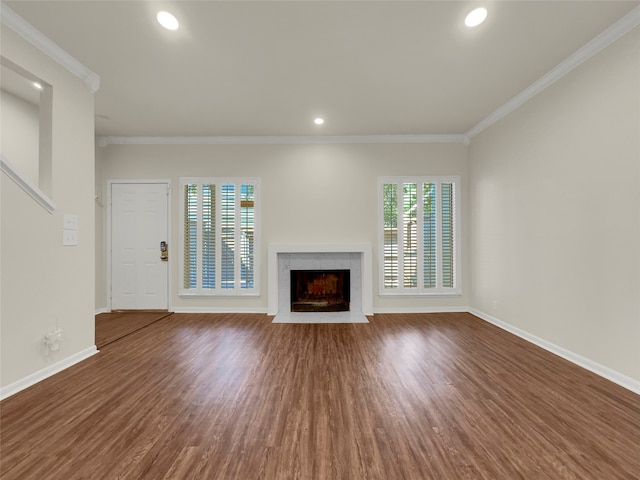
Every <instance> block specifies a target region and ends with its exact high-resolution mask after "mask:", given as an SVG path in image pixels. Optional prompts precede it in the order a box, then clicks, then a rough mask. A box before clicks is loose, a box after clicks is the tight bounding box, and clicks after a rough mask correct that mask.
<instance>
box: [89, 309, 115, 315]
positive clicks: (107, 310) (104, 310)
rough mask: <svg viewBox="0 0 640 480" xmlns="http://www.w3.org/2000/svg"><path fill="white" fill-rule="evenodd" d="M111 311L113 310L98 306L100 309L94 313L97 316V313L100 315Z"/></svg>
mask: <svg viewBox="0 0 640 480" xmlns="http://www.w3.org/2000/svg"><path fill="white" fill-rule="evenodd" d="M110 312H111V310H109V309H107V308H98V309H96V311H95V312H94V314H93V315H94V316H96V315H100V314H102V313H110Z"/></svg>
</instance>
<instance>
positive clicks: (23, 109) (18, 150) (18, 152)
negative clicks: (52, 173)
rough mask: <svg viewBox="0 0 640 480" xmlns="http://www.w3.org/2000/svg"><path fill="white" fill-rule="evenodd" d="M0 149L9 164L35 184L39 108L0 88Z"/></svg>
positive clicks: (37, 178)
mask: <svg viewBox="0 0 640 480" xmlns="http://www.w3.org/2000/svg"><path fill="white" fill-rule="evenodd" d="M0 104H1V105H2V106H1V108H0V114H1V115H0V146H1V147H0V148H2V154H3V155H4V156H5V158H6V159H8V160H9V162H10V163H11V166H12V167H13V168H15V169H16V170H17V171H19V172H20V174H21V175H22V176H24V177H25V178H27V179H28V180H29V181H30V182H31V183H32V184H33V185H38V184H39V182H40V180H39V163H40V160H39V157H40V109H39V107H38V105H34V104H32V103H29V102H27V101H26V100H23V99H22V98H19V97H17V96H15V95H13V94H11V93H9V92H7V91H5V90H0Z"/></svg>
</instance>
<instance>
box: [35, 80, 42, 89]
mask: <svg viewBox="0 0 640 480" xmlns="http://www.w3.org/2000/svg"><path fill="white" fill-rule="evenodd" d="M33 86H34V88H35V89H36V90H42V84H41V83H38V82H33Z"/></svg>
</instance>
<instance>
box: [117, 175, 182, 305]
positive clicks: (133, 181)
mask: <svg viewBox="0 0 640 480" xmlns="http://www.w3.org/2000/svg"><path fill="white" fill-rule="evenodd" d="M114 183H129V184H136V183H157V184H165V185H166V186H167V192H168V194H167V242H169V261H168V262H167V263H168V265H167V310H169V311H171V299H172V295H171V292H172V291H173V290H172V281H171V279H172V277H173V275H172V273H171V271H172V268H171V264H172V263H173V262H172V261H171V233H172V230H171V228H172V227H171V211H172V198H171V191H172V188H171V180H169V179H157V180H153V179H131V178H130V179H125V180H107V231H106V232H105V235H106V236H107V285H106V287H107V292H106V294H107V307H106V311H107V312H110V311H111V307H112V305H111V290H112V289H111V267H112V265H111V213H112V212H111V203H112V198H111V186H112V185H113V184H114Z"/></svg>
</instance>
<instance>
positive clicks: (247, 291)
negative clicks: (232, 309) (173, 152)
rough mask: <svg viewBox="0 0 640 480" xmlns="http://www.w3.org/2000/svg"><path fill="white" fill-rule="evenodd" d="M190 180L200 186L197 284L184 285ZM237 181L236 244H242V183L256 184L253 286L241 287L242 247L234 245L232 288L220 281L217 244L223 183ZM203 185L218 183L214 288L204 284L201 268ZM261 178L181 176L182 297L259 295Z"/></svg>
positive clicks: (235, 201) (219, 253)
mask: <svg viewBox="0 0 640 480" xmlns="http://www.w3.org/2000/svg"><path fill="white" fill-rule="evenodd" d="M190 184H196V185H197V187H198V201H197V205H196V209H197V218H198V221H197V225H196V259H197V260H196V266H197V269H196V287H195V288H185V286H184V276H185V251H186V248H185V242H186V240H187V239H186V236H185V234H184V232H185V220H186V218H185V186H186V185H190ZM230 184H233V185H235V191H236V192H237V193H236V194H234V239H235V240H234V245H241V240H240V236H241V233H242V232H241V228H240V226H241V195H240V188H241V187H240V186H241V185H253V187H254V200H253V201H254V205H253V287H251V288H242V287H241V286H240V282H239V281H238V279H239V278H240V277H239V276H238V275H239V272H240V269H241V262H240V260H239V259H240V256H241V250H242V249H241V248H238V249H235V248H234V250H233V251H234V265H237V267H234V282H235V285H234V287H233V288H221V287H220V284H219V282H220V281H221V279H222V273H221V268H222V267H221V261H220V259H221V246H219V245H218V243H219V239H220V238H221V236H220V229H221V225H222V221H221V217H222V201H221V197H222V185H230ZM203 185H215V186H216V189H215V190H216V193H215V195H216V201H215V208H216V211H215V225H216V227H215V238H216V250H215V259H216V260H215V269H216V278H217V279H218V280H217V283H216V286H215V288H205V287H203V286H202V277H203V268H202V258H203V257H202V251H203V244H202V243H203V242H202V240H203V236H202V223H203V220H202V218H203V217H202V204H203V199H202V192H203V189H202V186H203ZM259 193H260V179H259V178H256V177H181V178H180V233H179V236H180V239H179V243H180V251H179V264H180V268H179V275H180V277H179V279H180V288H179V295H180V296H181V297H257V296H260V245H261V244H260V221H259V220H260V198H259ZM220 245H221V244H220Z"/></svg>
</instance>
